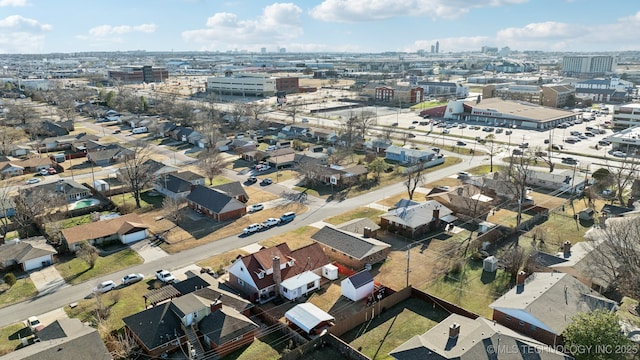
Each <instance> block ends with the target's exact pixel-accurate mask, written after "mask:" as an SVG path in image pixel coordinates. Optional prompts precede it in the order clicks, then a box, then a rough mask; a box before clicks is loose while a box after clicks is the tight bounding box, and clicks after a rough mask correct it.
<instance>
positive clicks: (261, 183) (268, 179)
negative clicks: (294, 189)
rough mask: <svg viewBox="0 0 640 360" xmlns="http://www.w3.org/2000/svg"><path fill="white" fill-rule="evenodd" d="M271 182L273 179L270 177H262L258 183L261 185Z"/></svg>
mask: <svg viewBox="0 0 640 360" xmlns="http://www.w3.org/2000/svg"><path fill="white" fill-rule="evenodd" d="M271 184H273V180H271V178H264V179H262V181H261V182H260V185H262V186H266V185H271Z"/></svg>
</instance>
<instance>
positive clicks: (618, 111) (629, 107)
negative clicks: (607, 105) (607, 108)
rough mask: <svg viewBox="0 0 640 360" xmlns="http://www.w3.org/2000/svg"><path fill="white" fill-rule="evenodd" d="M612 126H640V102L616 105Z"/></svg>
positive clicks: (624, 127) (618, 127)
mask: <svg viewBox="0 0 640 360" xmlns="http://www.w3.org/2000/svg"><path fill="white" fill-rule="evenodd" d="M611 126H613V127H614V128H616V129H627V128H631V127H636V126H640V104H637V103H631V104H625V105H618V106H614V107H613V117H612V119H611Z"/></svg>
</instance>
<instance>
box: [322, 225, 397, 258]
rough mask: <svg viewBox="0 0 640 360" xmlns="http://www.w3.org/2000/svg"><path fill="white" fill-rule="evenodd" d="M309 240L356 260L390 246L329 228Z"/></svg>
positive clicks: (326, 227)
mask: <svg viewBox="0 0 640 360" xmlns="http://www.w3.org/2000/svg"><path fill="white" fill-rule="evenodd" d="M311 238H312V239H313V240H315V241H317V242H319V243H322V244H324V245H327V246H329V247H331V248H333V249H336V250H338V251H340V252H342V253H345V254H347V255H349V256H352V257H354V258H356V259H364V258H366V257H367V256H370V255H372V254H375V253H377V252H379V251H382V250H384V249H386V248H389V247H391V245H389V244H387V243H385V242H382V241H380V240H376V239H372V238H364V237H362V236H360V235H359V234H351V233H348V232H345V231H341V230H338V229H335V228H332V227H329V226H325V227H323V228H322V229H320V230H318V231H317V232H316V233H315V234H313V235H311Z"/></svg>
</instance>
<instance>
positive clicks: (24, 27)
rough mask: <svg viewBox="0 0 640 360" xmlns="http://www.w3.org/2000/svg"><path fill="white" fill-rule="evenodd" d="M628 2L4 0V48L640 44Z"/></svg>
mask: <svg viewBox="0 0 640 360" xmlns="http://www.w3.org/2000/svg"><path fill="white" fill-rule="evenodd" d="M637 34H640V3H638V2H636V1H629V0H610V1H606V2H603V1H596V0H296V1H290V2H273V1H263V0H248V1H235V0H228V1H226V0H110V1H105V0H83V1H80V0H0V54H7V53H51V52H82V51H118V50H119V51H128V50H147V51H172V50H173V51H228V50H246V51H255V52H257V51H260V49H261V48H262V47H265V48H267V50H268V51H276V50H277V49H278V48H281V47H284V48H286V49H287V52H383V51H408V52H414V51H417V50H420V49H424V50H427V51H429V50H430V48H431V45H432V44H434V43H435V42H436V41H439V43H440V52H442V53H446V52H456V51H478V50H479V49H480V48H481V47H482V46H483V45H486V46H493V47H498V48H502V47H505V46H508V47H509V48H511V49H512V50H519V51H523V50H540V51H575V52H598V51H626V50H640V46H639V45H640V37H639V36H638V35H637Z"/></svg>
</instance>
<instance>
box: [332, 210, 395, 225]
mask: <svg viewBox="0 0 640 360" xmlns="http://www.w3.org/2000/svg"><path fill="white" fill-rule="evenodd" d="M381 214H384V211H382V210H378V209H373V208H370V207H359V208H357V209H353V210H351V211H347V212H345V213H342V214H340V215H336V216H333V217H330V218H328V219H325V220H324V222H327V223H329V224H332V225H338V224H342V223H343V222H347V221H350V220H353V219H358V218H368V219H371V220H374V221H375V220H377V219H378V216H379V215H381Z"/></svg>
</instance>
